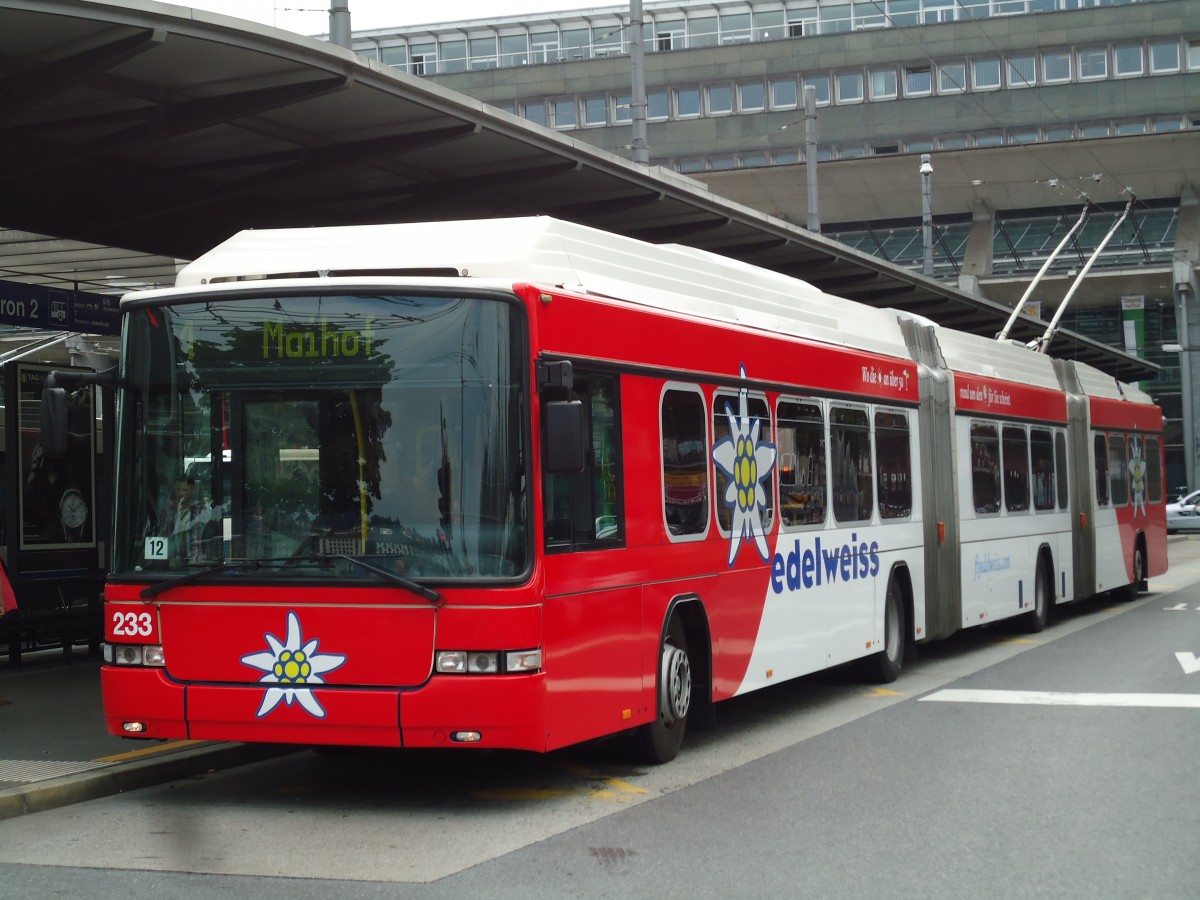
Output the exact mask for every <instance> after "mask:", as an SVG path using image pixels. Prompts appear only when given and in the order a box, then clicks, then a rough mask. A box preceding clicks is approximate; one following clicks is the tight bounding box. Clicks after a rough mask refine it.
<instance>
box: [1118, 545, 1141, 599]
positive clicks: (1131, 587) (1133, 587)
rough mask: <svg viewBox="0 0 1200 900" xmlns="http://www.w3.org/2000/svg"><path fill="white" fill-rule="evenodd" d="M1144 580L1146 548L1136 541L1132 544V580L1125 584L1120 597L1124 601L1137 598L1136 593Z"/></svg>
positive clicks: (1139, 591)
mask: <svg viewBox="0 0 1200 900" xmlns="http://www.w3.org/2000/svg"><path fill="white" fill-rule="evenodd" d="M1145 580H1146V550H1145V548H1144V547H1143V546H1142V542H1141V541H1138V542H1137V543H1135V544H1134V545H1133V581H1131V582H1130V583H1129V584H1128V585H1126V587H1125V590H1124V591H1122V592H1121V598H1122V599H1123V600H1125V601H1126V602H1132V601H1134V600H1136V599H1137V598H1138V594H1139V593H1141V590H1142V582H1144V581H1145Z"/></svg>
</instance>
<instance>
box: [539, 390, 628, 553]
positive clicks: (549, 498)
mask: <svg viewBox="0 0 1200 900" xmlns="http://www.w3.org/2000/svg"><path fill="white" fill-rule="evenodd" d="M571 393H572V399H574V400H579V401H581V402H582V403H583V421H584V435H585V438H584V439H585V448H586V451H587V452H586V462H585V464H584V468H583V471H582V472H574V473H570V474H547V475H546V497H545V507H546V545H547V547H548V548H549V549H552V550H567V549H573V548H577V547H579V546H581V545H582V546H588V547H597V546H614V545H620V544H621V542H622V541H623V540H624V531H625V529H624V523H623V518H622V507H621V503H622V501H621V496H622V487H621V439H620V422H619V416H618V415H617V409H618V403H617V379H616V378H615V377H614V376H610V375H590V374H586V373H585V374H581V373H579V372H578V370H576V375H575V384H574V387H573V389H572V392H571Z"/></svg>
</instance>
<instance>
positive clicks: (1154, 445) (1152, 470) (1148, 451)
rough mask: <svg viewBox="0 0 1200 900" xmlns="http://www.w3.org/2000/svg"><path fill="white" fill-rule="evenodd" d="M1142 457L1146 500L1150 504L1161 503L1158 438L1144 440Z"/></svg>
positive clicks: (1161, 482)
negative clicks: (1144, 464)
mask: <svg viewBox="0 0 1200 900" xmlns="http://www.w3.org/2000/svg"><path fill="white" fill-rule="evenodd" d="M1143 457H1144V459H1145V461H1146V499H1147V500H1148V501H1149V502H1151V503H1162V498H1163V478H1162V455H1161V452H1160V450H1159V443H1158V438H1153V437H1152V438H1146V440H1145V451H1144V452H1143Z"/></svg>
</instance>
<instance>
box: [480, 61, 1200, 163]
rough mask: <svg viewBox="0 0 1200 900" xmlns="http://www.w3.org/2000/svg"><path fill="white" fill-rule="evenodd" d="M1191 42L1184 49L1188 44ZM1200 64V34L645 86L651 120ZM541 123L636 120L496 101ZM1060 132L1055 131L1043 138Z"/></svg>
mask: <svg viewBox="0 0 1200 900" xmlns="http://www.w3.org/2000/svg"><path fill="white" fill-rule="evenodd" d="M1185 47H1186V52H1185ZM1185 62H1186V68H1187V70H1188V71H1194V72H1200V40H1193V41H1188V42H1186V43H1185V42H1183V41H1181V40H1180V39H1178V38H1174V39H1168V40H1152V41H1146V42H1143V41H1131V42H1128V43H1122V44H1112V45H1104V46H1088V47H1075V48H1063V49H1054V50H1046V51H1042V52H1040V53H1017V54H1010V55H1003V56H1002V55H995V56H984V57H979V58H972V59H962V60H953V61H946V62H936V63H931V62H928V61H926V62H922V63H914V64H912V65H902V66H866V67H861V68H853V69H844V70H837V71H823V72H803V73H797V74H793V75H785V76H775V77H770V78H766V79H746V80H738V81H720V82H712V83H705V84H700V83H697V84H685V85H676V86H671V87H656V88H653V89H650V90H647V92H646V116H647V119H648V120H649V121H651V122H654V121H670V120H675V121H679V120H685V119H692V118H701V117H709V116H726V115H738V114H748V113H759V112H766V111H775V110H793V109H796V108H797V107H798V105H799V103H800V97H801V93H802V90H803V88H804V87H807V86H811V87H813V88H814V89H815V93H816V101H817V105H818V106H831V105H833V106H842V105H853V104H857V103H864V102H884V101H890V100H898V99H901V98H920V97H929V96H933V95H938V96H945V95H953V94H961V93H967V92H979V91H992V90H1005V89H1009V90H1019V89H1022V88H1028V87H1034V86H1038V85H1054V84H1060V83H1069V82H1081V81H1088V80H1101V79H1115V78H1135V77H1144V76H1147V75H1172V74H1178V73H1179V72H1181V71H1184V68H1185ZM497 105H498V106H499V107H500V108H501V109H505V110H507V111H508V112H515V113H517V114H518V115H521V116H524V117H525V118H527V119H530V120H531V121H534V122H537V123H538V124H539V125H546V126H549V127H553V128H558V129H572V128H588V127H603V126H609V125H620V124H624V123H626V122H630V121H632V118H633V115H632V98H631V97H630V96H629V95H628V94H616V95H614V94H611V93H610V94H596V95H584V96H569V97H556V98H549V99H547V98H538V99H535V100H528V101H522V102H518V103H508V104H497ZM1045 139H1046V140H1055V139H1057V138H1055V137H1048V138H1045Z"/></svg>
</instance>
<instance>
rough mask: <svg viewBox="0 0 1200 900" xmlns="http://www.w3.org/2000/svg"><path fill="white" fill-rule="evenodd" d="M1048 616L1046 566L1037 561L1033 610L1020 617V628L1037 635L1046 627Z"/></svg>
mask: <svg viewBox="0 0 1200 900" xmlns="http://www.w3.org/2000/svg"><path fill="white" fill-rule="evenodd" d="M1049 616H1050V589H1049V587H1048V586H1047V581H1046V566H1045V563H1043V562H1042V560H1038V564H1037V573H1036V574H1035V575H1034V577H1033V609H1031V610H1030V611H1029V612H1027V613H1025V614H1024V615H1023V616H1021V619H1020V623H1021V628H1022V629H1024V630H1025V631H1026V632H1027V633H1029V634H1037V633H1038V632H1039V631H1041V630H1042V629H1043V628H1045V627H1046V620H1047V619H1048V618H1049Z"/></svg>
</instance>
